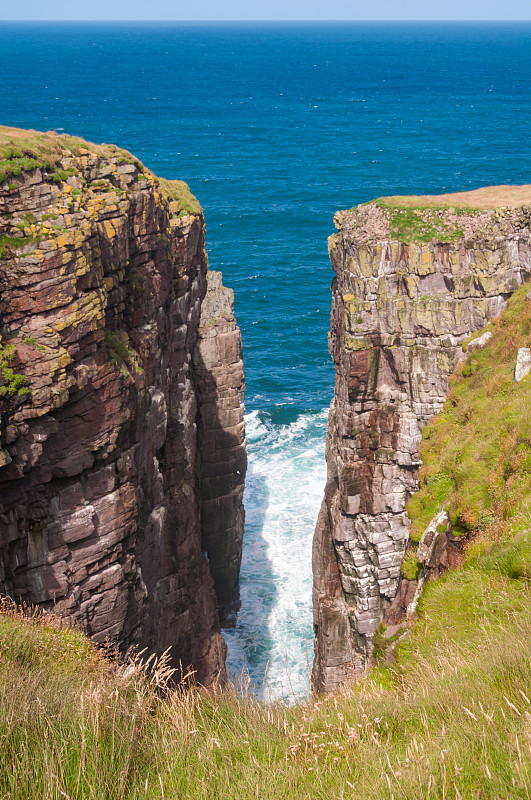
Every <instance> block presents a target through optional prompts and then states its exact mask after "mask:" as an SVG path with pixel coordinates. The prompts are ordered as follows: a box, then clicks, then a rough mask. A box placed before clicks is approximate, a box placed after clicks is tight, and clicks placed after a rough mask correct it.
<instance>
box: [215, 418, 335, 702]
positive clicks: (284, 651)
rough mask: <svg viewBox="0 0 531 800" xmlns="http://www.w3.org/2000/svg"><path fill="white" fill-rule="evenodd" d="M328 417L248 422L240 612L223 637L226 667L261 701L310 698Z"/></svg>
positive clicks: (269, 419) (248, 419) (253, 419)
mask: <svg viewBox="0 0 531 800" xmlns="http://www.w3.org/2000/svg"><path fill="white" fill-rule="evenodd" d="M326 421H327V411H326V410H324V411H321V412H319V413H304V414H301V415H300V416H299V417H298V418H297V419H296V420H295V421H294V422H292V423H291V424H274V423H273V422H272V421H271V418H270V416H269V415H268V414H267V412H262V411H254V412H252V413H250V414H247V415H246V428H247V440H248V455H249V468H248V473H247V482H246V490H245V511H246V526H245V539H244V550H243V561H242V570H241V599H242V607H241V610H240V613H239V615H238V623H237V626H236V628H234V629H232V630H228V631H224V635H225V638H226V640H227V644H228V647H229V655H228V658H227V667H228V669H229V672H230V673H232V675H233V676H238V675H241V673H242V671H244V672H245V674H246V675H247V676H248V680H249V682H250V683H251V684H252V686H253V688H255V690H256V691H257V692H258V693H259V694H261V695H262V696H266V697H267V696H271V697H273V698H280V697H283V698H285V699H287V700H289V699H290V698H293V697H301V696H303V695H305V694H307V693H308V692H309V689H310V681H309V675H310V671H311V664H312V660H313V628H312V610H311V592H312V567H311V552H312V537H313V530H314V527H315V522H316V519H317V514H318V512H319V507H320V504H321V499H322V496H323V489H324V485H325V478H326V464H325V455H324V448H325V434H326Z"/></svg>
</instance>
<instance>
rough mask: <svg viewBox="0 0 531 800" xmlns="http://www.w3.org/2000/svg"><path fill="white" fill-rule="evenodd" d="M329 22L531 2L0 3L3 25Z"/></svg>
mask: <svg viewBox="0 0 531 800" xmlns="http://www.w3.org/2000/svg"><path fill="white" fill-rule="evenodd" d="M4 3H5V6H8V7H6V8H2V6H3V5H4ZM327 19H329V20H437V19H440V20H531V0H88V1H87V0H25V2H24V3H23V4H21V5H20V6H18V4H16V3H8V2H7V0H0V20H154V21H155V20H182V21H190V20H201V21H209V20H212V21H217V20H327Z"/></svg>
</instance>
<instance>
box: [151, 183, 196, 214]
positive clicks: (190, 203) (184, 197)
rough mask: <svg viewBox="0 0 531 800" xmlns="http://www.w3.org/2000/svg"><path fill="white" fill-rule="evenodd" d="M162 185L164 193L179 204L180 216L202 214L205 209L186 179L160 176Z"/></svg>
mask: <svg viewBox="0 0 531 800" xmlns="http://www.w3.org/2000/svg"><path fill="white" fill-rule="evenodd" d="M158 181H159V184H160V187H161V189H162V191H163V193H164V195H165V196H166V197H167V198H168V199H169V200H174V201H175V202H177V203H178V204H179V208H180V211H179V216H180V217H181V216H182V217H184V216H185V215H187V214H200V213H201V211H202V210H203V209H202V208H201V206H200V204H199V201H198V200H197V198H196V197H195V196H194V195H193V194H192V192H191V191H190V189H189V187H188V184H186V183H185V182H184V181H177V180H175V181H170V180H168V179H167V178H158Z"/></svg>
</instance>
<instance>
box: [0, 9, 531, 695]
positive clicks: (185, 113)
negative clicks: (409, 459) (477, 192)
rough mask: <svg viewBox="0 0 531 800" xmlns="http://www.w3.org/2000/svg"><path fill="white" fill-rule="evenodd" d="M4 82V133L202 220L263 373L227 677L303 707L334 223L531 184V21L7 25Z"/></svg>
mask: <svg viewBox="0 0 531 800" xmlns="http://www.w3.org/2000/svg"><path fill="white" fill-rule="evenodd" d="M0 76H1V78H2V87H3V91H2V115H1V119H0V121H1V122H2V123H3V124H5V125H15V126H20V127H33V128H37V129H39V130H51V129H55V130H58V131H61V132H62V131H65V132H67V133H70V134H75V135H80V136H84V137H85V138H87V139H90V140H92V141H95V142H103V141H105V142H114V143H116V144H119V145H120V146H122V147H125V148H127V149H128V150H131V151H132V152H133V153H135V155H137V156H138V157H139V158H140V159H141V160H142V161H143V162H144V163H145V164H146V165H147V166H149V167H150V168H151V169H152V170H153V171H154V172H155V173H157V174H158V175H160V176H164V177H168V178H182V179H184V180H186V181H187V182H188V183H189V184H190V187H191V189H192V190H193V191H194V193H195V194H196V195H197V197H198V198H199V200H200V202H201V204H202V205H203V207H204V210H205V216H206V220H207V247H208V251H209V258H210V265H211V267H212V268H213V269H221V270H222V271H223V275H224V282H225V284H226V285H228V286H231V287H232V288H233V289H234V292H235V305H236V314H237V318H238V322H239V324H240V326H241V329H242V334H243V343H244V359H245V371H246V380H247V394H246V412H247V413H246V420H247V433H248V442H249V476H248V483H247V489H246V495H245V504H246V510H247V524H246V536H245V546H244V557H243V564H242V574H241V586H242V609H241V612H240V615H239V619H238V624H237V627H236V628H235V629H233V630H231V631H228V632H226V638H227V642H228V645H229V658H228V666H229V669H230V670H231V672H232V674H233V675H234V676H240V678H239V679H240V680H242V679H243V681H244V682H247V683H250V684H251V685H252V686H255V687H256V691H257V692H259V693H261V694H264V695H266V696H273V697H275V698H276V697H284V698H287V699H289V698H293V697H300V696H303V695H304V694H305V693H307V692H308V689H309V672H310V669H311V663H312V658H313V652H312V639H313V633H312V619H311V585H312V577H311V542H312V534H313V528H314V525H315V521H316V518H317V514H318V510H319V506H320V503H321V498H322V492H323V488H324V483H325V476H326V466H325V458H324V439H325V433H326V418H327V408H328V406H329V403H330V399H331V397H332V395H333V383H334V375H333V368H332V364H331V361H330V357H329V355H328V350H327V333H328V327H329V309H330V282H331V279H332V277H333V273H332V270H331V267H330V264H329V261H328V257H327V237H328V236H329V235H330V234H331V233H333V231H334V225H333V216H334V213H335V211H336V210H337V209H343V208H350V207H352V206H354V205H356V204H358V203H361V202H364V201H366V200H370V199H371V198H374V197H379V196H381V195H389V194H413V193H422V194H426V193H437V192H449V191H461V190H464V189H471V188H477V187H479V186H482V185H488V184H500V183H531V136H530V133H529V131H530V130H531V24H530V23H477V24H472V23H466V24H465V23H353V22H349V23H339V22H334V23H262V24H258V23H209V24H207V23H204V24H198V23H197V24H196V23H108V24H102V23H84V24H82V23H24V24H23V23H0ZM242 674H243V678H242V677H241V676H242Z"/></svg>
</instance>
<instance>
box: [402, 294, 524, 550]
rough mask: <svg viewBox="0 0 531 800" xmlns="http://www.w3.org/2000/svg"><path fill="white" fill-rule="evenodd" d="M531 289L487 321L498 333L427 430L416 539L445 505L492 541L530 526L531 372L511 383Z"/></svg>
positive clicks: (464, 367) (415, 510)
mask: <svg viewBox="0 0 531 800" xmlns="http://www.w3.org/2000/svg"><path fill="white" fill-rule="evenodd" d="M528 291H529V285H526V286H523V287H521V288H520V289H519V290H518V291H517V292H516V293H515V294H514V295H513V297H512V298H511V299H510V300H509V303H508V306H507V310H506V311H505V313H504V314H502V315H501V317H499V318H498V319H497V320H495V321H494V322H493V323H492V324H491V325H489V326H488V327H489V329H490V330H491V331H492V333H493V336H492V338H491V339H490V340H489V342H488V344H487V345H486V346H485V347H484V348H483V349H481V350H476V351H474V352H473V353H472V354H471V355H470V356H469V357H468V359H467V360H466V361H465V362H464V363H462V364H461V365H460V366H459V367H458V368H457V370H456V373H455V374H454V375H453V376H452V378H451V379H450V390H449V393H448V397H447V400H446V403H445V405H444V408H443V411H442V412H441V414H439V415H437V416H436V417H434V418H433V420H432V421H431V422H430V424H429V425H428V426H426V428H425V429H424V431H423V438H422V444H421V451H420V453H421V458H422V461H423V466H422V468H421V470H420V491H419V492H418V493H417V494H416V495H415V496H414V497H413V498H412V500H411V501H410V503H409V506H408V511H409V514H410V516H411V518H412V527H411V538H412V539H414V540H417V541H418V539H419V538H420V536H421V534H422V532H423V530H424V528H425V527H426V525H427V524H428V523H429V521H430V520H431V519H432V518H433V517H434V516H435V514H436V513H437V512H438V511H439V510H440V509H441V508H446V509H447V510H448V512H449V515H450V518H451V520H452V521H453V523H454V525H457V526H458V528H460V529H461V530H463V529H464V530H465V531H468V532H474V533H475V534H476V536H478V537H480V539H481V540H482V541H484V542H486V543H490V542H493V541H504V540H506V539H507V538H511V537H512V536H514V535H515V534H516V533H517V532H518V531H520V530H522V529H524V528H526V527H529V526H531V418H530V416H529V413H528V409H529V407H530V403H531V379H530V378H529V377H528V378H524V380H523V381H521V382H520V383H518V384H515V383H514V382H513V376H514V367H515V364H516V356H517V351H518V348H520V347H525V346H529V345H530V344H531V303H530V302H529V301H528V300H527V299H526V295H527V293H528ZM458 532H459V531H458Z"/></svg>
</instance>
